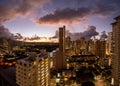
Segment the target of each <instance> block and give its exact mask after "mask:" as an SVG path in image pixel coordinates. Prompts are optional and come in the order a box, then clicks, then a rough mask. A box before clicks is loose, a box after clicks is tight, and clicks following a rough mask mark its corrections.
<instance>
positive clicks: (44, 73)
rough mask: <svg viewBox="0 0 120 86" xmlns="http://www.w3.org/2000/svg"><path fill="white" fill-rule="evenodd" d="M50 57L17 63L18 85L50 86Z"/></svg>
mask: <svg viewBox="0 0 120 86" xmlns="http://www.w3.org/2000/svg"><path fill="white" fill-rule="evenodd" d="M49 69H50V68H49V55H48V54H40V55H37V56H36V57H27V58H24V59H21V60H18V61H17V63H16V83H17V84H18V85H19V86H48V85H49Z"/></svg>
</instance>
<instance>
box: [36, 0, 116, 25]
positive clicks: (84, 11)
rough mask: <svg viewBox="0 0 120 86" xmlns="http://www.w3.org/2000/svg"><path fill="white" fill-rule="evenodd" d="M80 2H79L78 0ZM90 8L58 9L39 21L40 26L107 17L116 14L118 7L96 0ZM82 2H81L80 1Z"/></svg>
mask: <svg viewBox="0 0 120 86" xmlns="http://www.w3.org/2000/svg"><path fill="white" fill-rule="evenodd" d="M77 1H78V0H77ZM95 1H96V2H93V3H94V4H93V3H91V4H92V5H89V4H88V6H81V7H80V6H79V7H76V8H63V9H57V10H56V11H54V12H53V13H51V14H47V15H45V16H43V17H41V18H40V19H38V20H37V22H38V23H39V24H56V23H71V22H76V21H79V22H81V21H83V20H86V19H89V18H90V17H91V16H103V17H106V16H108V15H111V14H113V13H115V12H116V10H117V7H116V6H115V4H113V3H112V2H110V3H107V2H105V3H103V2H102V1H101V2H100V1H98V0H95ZM80 2H81V1H80ZM86 5H87V4H86Z"/></svg>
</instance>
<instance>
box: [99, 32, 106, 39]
mask: <svg viewBox="0 0 120 86" xmlns="http://www.w3.org/2000/svg"><path fill="white" fill-rule="evenodd" d="M107 37H108V36H107V34H106V32H105V31H103V32H101V35H100V39H106V38H107Z"/></svg>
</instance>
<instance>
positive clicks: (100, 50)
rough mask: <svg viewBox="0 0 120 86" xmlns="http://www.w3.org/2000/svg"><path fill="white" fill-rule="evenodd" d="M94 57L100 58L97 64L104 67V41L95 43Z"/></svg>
mask: <svg viewBox="0 0 120 86" xmlns="http://www.w3.org/2000/svg"><path fill="white" fill-rule="evenodd" d="M95 55H96V56H98V57H99V58H100V60H99V64H100V65H101V66H103V65H104V58H105V55H106V41H105V40H96V42H95Z"/></svg>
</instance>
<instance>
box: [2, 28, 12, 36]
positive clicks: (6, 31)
mask: <svg viewBox="0 0 120 86" xmlns="http://www.w3.org/2000/svg"><path fill="white" fill-rule="evenodd" d="M0 38H13V34H12V33H11V32H10V31H9V30H8V28H5V27H4V26H0Z"/></svg>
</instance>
